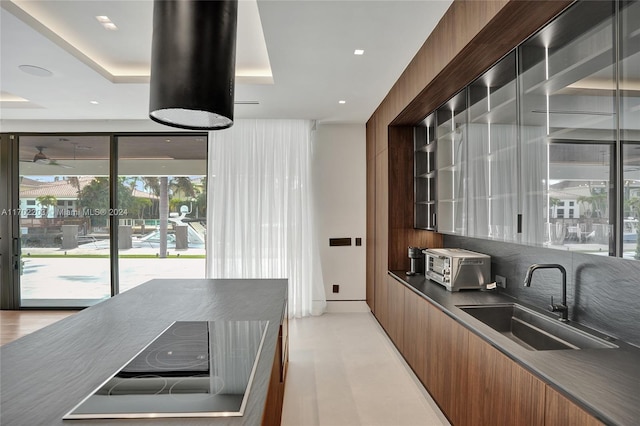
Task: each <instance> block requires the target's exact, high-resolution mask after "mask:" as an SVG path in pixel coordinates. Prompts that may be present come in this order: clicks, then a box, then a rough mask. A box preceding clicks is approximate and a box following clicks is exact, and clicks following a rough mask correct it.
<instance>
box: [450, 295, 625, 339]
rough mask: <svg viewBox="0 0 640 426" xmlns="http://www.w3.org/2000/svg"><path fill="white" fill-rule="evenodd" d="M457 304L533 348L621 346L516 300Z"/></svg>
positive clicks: (505, 334) (509, 336) (487, 323)
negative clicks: (502, 302)
mask: <svg viewBox="0 0 640 426" xmlns="http://www.w3.org/2000/svg"><path fill="white" fill-rule="evenodd" d="M458 307H459V308H460V309H462V310H463V311H465V312H466V313H468V314H469V315H471V316H473V317H474V318H476V319H478V320H480V321H482V322H483V323H485V324H486V325H488V326H489V327H491V328H493V329H494V330H496V331H498V332H500V333H502V334H503V335H504V336H506V337H508V338H509V339H511V340H513V341H515V342H517V343H519V344H520V345H522V346H524V347H525V348H527V349H529V350H532V351H549V350H561V349H607V348H617V347H618V346H616V345H614V344H613V343H611V342H607V341H606V340H603V339H600V338H598V337H595V336H592V335H590V334H588V333H586V332H584V331H582V330H579V329H577V328H575V327H572V326H570V325H567V324H566V323H563V322H560V321H558V320H557V319H555V318H549V317H547V316H545V315H543V314H540V313H538V312H535V311H532V310H531V309H528V308H526V307H524V306H522V305H518V304H517V303H509V304H497V305H459V306H458Z"/></svg>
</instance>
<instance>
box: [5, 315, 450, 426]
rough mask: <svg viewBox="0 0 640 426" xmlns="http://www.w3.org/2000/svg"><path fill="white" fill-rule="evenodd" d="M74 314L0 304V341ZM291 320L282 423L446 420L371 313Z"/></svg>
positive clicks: (365, 425)
mask: <svg viewBox="0 0 640 426" xmlns="http://www.w3.org/2000/svg"><path fill="white" fill-rule="evenodd" d="M73 314H74V311H0V324H1V327H0V342H1V344H5V343H8V342H10V341H12V340H15V339H17V338H19V337H21V336H24V335H26V334H29V333H31V332H33V331H36V330H37V329H39V328H42V327H45V326H47V325H49V324H51V323H53V322H55V321H58V320H60V319H62V318H65V317H67V316H69V315H73ZM289 324H290V327H289V338H290V340H289V345H290V346H289V348H290V352H289V370H288V374H287V386H286V388H285V397H284V406H283V411H282V426H444V425H448V424H449V423H448V422H447V420H446V418H445V417H444V415H443V414H442V412H440V410H439V409H438V407H437V406H436V404H435V403H434V402H433V400H432V399H431V397H430V396H429V394H428V393H427V392H426V391H425V389H424V387H423V386H422V385H421V384H420V383H419V381H418V379H417V378H416V376H415V375H414V374H413V372H412V371H411V369H410V368H409V367H408V366H407V364H406V362H405V361H404V359H403V358H402V356H400V354H399V353H398V351H397V350H396V349H395V347H394V346H393V344H392V343H391V341H390V340H389V338H388V337H387V335H386V334H385V333H384V331H383V330H382V328H381V327H380V325H379V324H378V323H377V321H376V320H375V318H374V317H373V315H371V313H328V314H325V315H322V316H319V317H311V318H302V319H296V320H292V321H290V322H289Z"/></svg>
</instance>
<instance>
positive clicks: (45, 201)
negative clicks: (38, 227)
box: [36, 195, 58, 216]
mask: <svg viewBox="0 0 640 426" xmlns="http://www.w3.org/2000/svg"><path fill="white" fill-rule="evenodd" d="M36 201H37V202H38V204H40V205H41V206H42V207H44V208H46V209H47V216H48V215H49V207H55V206H57V205H58V199H57V198H56V197H55V196H54V195H42V196H40V197H37V198H36Z"/></svg>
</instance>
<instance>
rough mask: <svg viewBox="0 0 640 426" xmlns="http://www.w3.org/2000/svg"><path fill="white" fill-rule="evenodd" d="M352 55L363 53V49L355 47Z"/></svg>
mask: <svg viewBox="0 0 640 426" xmlns="http://www.w3.org/2000/svg"><path fill="white" fill-rule="evenodd" d="M353 54H354V55H364V50H362V49H356V50H354V51H353Z"/></svg>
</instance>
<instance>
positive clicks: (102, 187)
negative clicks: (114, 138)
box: [14, 135, 111, 307]
mask: <svg viewBox="0 0 640 426" xmlns="http://www.w3.org/2000/svg"><path fill="white" fill-rule="evenodd" d="M109 139H110V138H109V136H43V135H36V136H21V137H20V138H19V148H20V151H19V152H20V154H19V156H20V165H19V170H20V177H19V179H20V197H19V205H18V206H17V208H16V209H14V213H15V214H17V215H18V216H19V218H20V219H19V220H20V222H19V223H20V271H19V273H20V306H21V307H50V306H65V307H71V306H88V305H92V304H94V303H96V302H98V301H100V300H103V299H105V298H108V297H109V296H110V295H111V284H110V283H111V274H110V260H109V259H110V255H109V238H110V233H111V229H110V227H109V215H108V212H109Z"/></svg>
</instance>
